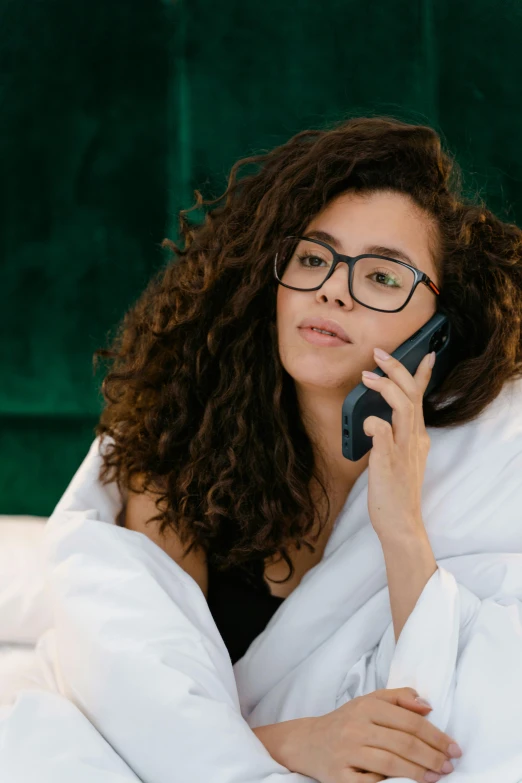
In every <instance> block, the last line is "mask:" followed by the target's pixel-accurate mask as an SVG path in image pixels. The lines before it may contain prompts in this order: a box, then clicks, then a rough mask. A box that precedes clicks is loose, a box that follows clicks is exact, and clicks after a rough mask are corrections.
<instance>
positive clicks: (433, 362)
mask: <svg viewBox="0 0 522 783" xmlns="http://www.w3.org/2000/svg"><path fill="white" fill-rule="evenodd" d="M435 357H436V353H435V351H432V352H431V353H430V358H429V359H428V367H433V365H434V364H435Z"/></svg>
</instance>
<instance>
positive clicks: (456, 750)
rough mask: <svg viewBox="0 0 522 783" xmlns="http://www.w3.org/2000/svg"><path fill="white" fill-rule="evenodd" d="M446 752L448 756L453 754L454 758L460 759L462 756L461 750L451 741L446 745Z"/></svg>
mask: <svg viewBox="0 0 522 783" xmlns="http://www.w3.org/2000/svg"><path fill="white" fill-rule="evenodd" d="M448 753H449V755H450V756H453V758H456V759H460V757H461V756H462V751H461V749H460V748H459V746H458V745H457V743H456V742H452V743H451V745H449V746H448Z"/></svg>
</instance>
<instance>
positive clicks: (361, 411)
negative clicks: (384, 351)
mask: <svg viewBox="0 0 522 783" xmlns="http://www.w3.org/2000/svg"><path fill="white" fill-rule="evenodd" d="M450 326H451V325H450V322H449V320H448V317H447V315H445V314H443V313H435V315H434V316H432V318H430V320H429V321H428V322H427V323H425V324H424V326H422V327H421V328H420V329H419V330H418V331H417V332H415V334H413V335H412V336H411V337H408V339H407V340H405V341H404V342H403V343H402V344H401V345H399V347H398V348H397V349H396V350H395V351H394V352H393V353H392V354H391V355H392V356H393V358H394V359H398V361H399V362H401V363H402V364H403V365H404V366H405V367H406V369H407V370H409V372H410V373H411V374H412V375H414V374H415V373H416V371H417V368H418V366H419V364H420V363H421V361H422V360H423V358H424V357H425V356H426V354H427V353H431V351H435V352H436V357H435V366H434V368H433V371H432V376H431V378H430V382H429V384H428V387H427V389H426V391H425V392H424V396H425V397H426V395H427V394H429V393H430V392H431V391H433V390H434V389H435V388H436V387H437V386H439V385H440V384H441V383H442V381H443V380H444V378H445V377H446V375H447V373H448V372H449V370H450V369H451V366H452V365H451V358H450V353H451V352H450V349H449V346H450V342H451V328H450ZM373 372H374V373H376V375H380V376H384V375H386V373H385V372H384V371H383V370H381V368H380V367H376V368H375V370H373ZM392 413H393V410H392V408H391V406H390V405H388V403H387V402H386V400H385V399H384V397H383V396H382V395H381V394H380V392H378V391H375V389H369V388H368V387H367V386H365V385H364V383H363V382H362V381H361V383H359V384H358V385H357V386H356V387H355V389H352V391H351V392H350V393H349V394H348V395H347V396H346V397H345V399H344V402H343V409H342V431H343V440H342V450H343V456H344V457H346V459H349V460H352V462H356V461H357V460H359V459H361V458H362V457H364V455H365V454H366V453H367V452H368V451H369V450H370V449H371V448H372V445H373V439H372V437H371V436H369V435H366V434H365V432H364V430H363V424H364V420H365V419H367V418H368V416H379V418H381V419H384V420H385V421H387V422H389V423H390V424H391V421H392Z"/></svg>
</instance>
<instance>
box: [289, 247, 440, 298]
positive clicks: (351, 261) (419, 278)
mask: <svg viewBox="0 0 522 783" xmlns="http://www.w3.org/2000/svg"><path fill="white" fill-rule="evenodd" d="M286 239H297V240H300V239H303V240H306V241H307V242H315V243H316V244H318V245H322V246H323V247H325V248H326V249H327V250H329V251H330V252H331V253H332V255H333V259H334V260H333V264H332V268H331V269H330V271H329V272H328V274H327V275H326V277H325V278H324V280H323V282H322V283H321V285H317V286H316V287H315V288H296V287H295V286H293V285H288V284H287V283H283V282H282V280H280V279H279V277H278V276H277V256H278V253H276V254H275V259H274V276H275V279H276V280H277V282H278V283H279V285H283V286H284V287H285V288H291V289H292V290H293V291H318V290H319V289H320V288H321V287H322V286H323V285H324V284H325V283H326V281H327V280H328V278H329V277H331V276H332V275H333V273H334V272H335V270H336V268H337V264H339V263H340V262H341V261H344V263H346V264H348V291H349V292H350V296H351V297H352V299H354V300H355V301H356V302H358V303H359V304H360V305H362V306H363V307H367V308H368V309H369V310H377V311H378V312H380V313H399V312H400V311H401V310H404V308H405V307H406V305H407V304H408V302H409V301H410V299H411V298H412V296H413V294H414V293H415V289H416V288H417V286H418V285H419V283H423V284H424V285H425V286H427V288H429V290H430V291H431V292H432V293H433V294H435V296H440V289H439V288H437V286H436V285H435V283H434V282H433V280H431V278H430V277H428V275H427V274H426V272H421V270H420V269H417V268H416V267H414V266H411V264H406V263H405V262H404V261H399V260H398V259H397V258H389V257H388V256H377V255H374V254H373V253H362V254H361V255H360V256H345V255H343V254H342V253H338V252H337V250H335V249H334V248H333V247H331V246H330V245H328V244H327V243H326V242H323V241H322V240H320V239H315V238H312V237H301V236H294V235H292V234H290V235H288V236H286V237H284V238H283V240H282V241H283V242H284V241H285V240H286ZM360 258H380V259H381V260H384V261H393V262H394V263H396V264H400V265H401V266H405V267H406V268H407V269H411V271H412V272H413V274H414V278H415V279H414V281H413V285H412V287H411V291H410V295H409V296H408V298H407V299H406V301H405V302H404V304H403V305H401V307H398V308H397V309H396V310H382V309H381V308H380V307H370V305H367V304H364V302H361V301H360V300H359V299H357V297H356V296H354V295H353V291H352V278H353V268H354V266H355V264H356V262H357V261H358V260H359V259H360Z"/></svg>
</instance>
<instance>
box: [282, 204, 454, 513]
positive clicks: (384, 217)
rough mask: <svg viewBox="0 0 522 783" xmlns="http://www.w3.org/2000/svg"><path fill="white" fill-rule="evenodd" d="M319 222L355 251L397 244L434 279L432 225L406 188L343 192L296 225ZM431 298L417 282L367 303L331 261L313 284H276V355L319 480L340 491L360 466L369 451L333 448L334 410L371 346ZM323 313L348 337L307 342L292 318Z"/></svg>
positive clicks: (398, 333)
mask: <svg viewBox="0 0 522 783" xmlns="http://www.w3.org/2000/svg"><path fill="white" fill-rule="evenodd" d="M312 229H322V230H324V231H327V232H328V233H330V234H332V235H333V236H334V237H336V238H337V240H338V242H339V248H338V249H339V251H340V252H341V253H345V254H347V255H351V256H355V255H359V254H360V253H364V252H368V250H367V248H368V247H369V246H370V245H384V246H390V247H396V248H399V249H401V250H403V251H404V252H405V253H406V254H407V255H408V256H409V257H410V258H411V259H413V260H414V261H415V263H416V264H417V266H418V267H419V269H421V270H422V271H424V272H426V274H428V275H429V277H430V278H431V279H432V280H433V281H434V282H435V284H436V285H439V279H438V277H439V276H438V274H437V271H436V268H435V264H434V261H433V258H432V250H431V248H432V243H433V236H434V234H433V224H432V222H431V220H430V217H429V216H428V215H426V214H425V213H424V211H423V210H421V209H420V208H419V207H418V206H417V205H416V204H415V203H414V202H413V201H412V200H411V199H410V198H409V196H407V195H406V194H402V193H397V192H393V191H380V192H377V193H374V194H372V195H357V194H354V193H343V194H341V195H339V196H338V197H337V198H335V199H334V200H332V202H331V203H330V204H328V205H327V206H326V207H325V208H324V209H323V210H322V211H321V212H320V213H318V214H317V215H316V216H315V217H314V218H313V219H312V220H311V221H310V223H309V224H308V226H307V227H306V229H305V230H304V231H303V232H302V233H303V235H304V236H306V235H307V233H308V231H310V230H312ZM436 299H437V297H436V296H435V295H434V294H433V293H432V292H431V291H430V290H429V289H428V288H427V287H426V286H425V285H422V284H421V285H419V286H417V289H416V290H415V293H414V294H413V297H412V298H411V300H410V301H409V303H408V304H407V306H406V307H405V308H404V309H403V310H401V311H400V312H398V313H383V312H378V311H375V310H370V309H369V308H367V307H364V306H363V305H361V304H359V303H358V302H355V301H354V300H353V299H352V298H351V296H350V294H349V291H348V268H347V266H346V264H339V266H338V267H337V269H336V270H335V273H334V274H333V275H332V277H331V278H330V279H329V280H327V281H326V283H325V284H324V285H323V286H322V287H321V288H320V289H319V290H318V291H293V290H291V289H289V288H285V287H284V286H281V285H280V286H278V291H277V330H278V345H279V354H280V358H281V362H282V364H283V366H284V368H285V369H286V371H287V372H288V373H289V375H291V377H292V378H293V379H294V381H295V386H296V392H297V398H298V402H299V406H300V409H301V414H302V416H303V421H304V423H305V426H306V428H307V431H308V433H309V435H310V438H311V440H312V443H313V444H314V445H315V447H316V457H317V461H318V465H319V466H320V469H321V475H322V478H323V480H324V481H325V483H326V485H327V487H329V488H330V489H331V490H332V492H334V493H335V494H336V496H337V497H339V496H340V497H341V499H342V497H343V496H344V497H346V495H347V493H348V492H349V490H350V488H351V487H352V486H353V484H354V482H355V481H356V479H357V478H358V477H359V476H360V475H361V473H362V472H363V471H364V470H365V469H366V467H367V466H368V462H369V458H370V452H368V453H367V454H366V455H365V456H364V457H363V458H362V459H360V460H359V461H357V462H351V461H350V460H347V459H345V457H343V455H342V451H341V417H340V411H341V408H342V403H343V401H344V398H345V397H346V395H347V394H348V393H349V392H350V391H351V390H352V389H353V388H355V386H357V385H358V384H359V383H360V382H361V373H362V371H363V370H374V369H375V367H376V366H377V363H376V361H375V359H374V355H373V351H374V348H382V349H383V350H385V351H387V352H388V353H392V352H393V351H394V350H395V349H396V348H398V347H399V345H400V344H401V343H402V342H404V340H406V339H407V338H408V337H410V336H411V335H412V334H414V332H416V331H417V330H418V329H419V328H420V327H421V326H422V325H423V324H425V323H426V322H427V321H428V320H429V319H430V318H431V316H432V315H433V314H434V313H435V312H436V307H437V301H436ZM314 315H317V316H323V317H325V318H331V319H333V320H335V321H337V322H338V323H340V324H341V326H342V327H343V328H344V329H345V331H346V333H347V334H348V335H349V337H350V339H351V340H352V344H346V345H343V346H340V347H325V346H320V345H313V344H311V343H308V342H307V341H306V340H304V339H303V338H302V336H301V335H300V332H299V330H298V328H297V327H298V325H299V324H300V322H301V321H302V320H303V318H305V317H307V316H314Z"/></svg>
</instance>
